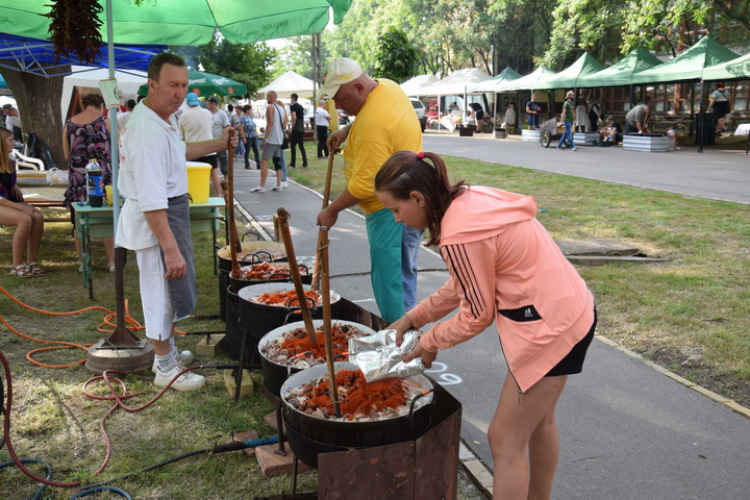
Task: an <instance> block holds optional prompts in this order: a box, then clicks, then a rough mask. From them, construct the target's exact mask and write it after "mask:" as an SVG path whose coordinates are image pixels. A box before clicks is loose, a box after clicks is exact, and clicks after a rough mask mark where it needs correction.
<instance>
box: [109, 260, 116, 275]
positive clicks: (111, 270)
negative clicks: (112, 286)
mask: <svg viewBox="0 0 750 500" xmlns="http://www.w3.org/2000/svg"><path fill="white" fill-rule="evenodd" d="M107 272H108V273H113V272H115V263H114V262H110V263H109V264H107Z"/></svg>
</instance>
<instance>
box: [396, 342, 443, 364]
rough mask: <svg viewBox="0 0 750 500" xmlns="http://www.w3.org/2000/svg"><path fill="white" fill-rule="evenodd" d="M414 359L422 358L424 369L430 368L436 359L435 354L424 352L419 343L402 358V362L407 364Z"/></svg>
mask: <svg viewBox="0 0 750 500" xmlns="http://www.w3.org/2000/svg"><path fill="white" fill-rule="evenodd" d="M416 358H422V363H424V367H425V368H432V362H433V361H435V359H437V352H430V351H428V350H426V349H425V348H424V347H422V344H421V342H420V343H419V344H417V346H416V347H415V348H414V349H412V351H411V352H410V353H409V354H407V355H406V356H404V359H403V362H404V363H408V362H409V361H411V360H412V359H416Z"/></svg>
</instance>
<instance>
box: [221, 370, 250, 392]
mask: <svg viewBox="0 0 750 500" xmlns="http://www.w3.org/2000/svg"><path fill="white" fill-rule="evenodd" d="M232 372H233V370H224V386H225V387H226V388H227V392H228V393H229V397H230V398H233V397H234V393H235V390H236V389H237V384H236V382H235V380H234V375H232ZM241 384H242V387H240V397H241V398H244V397H247V396H249V395H250V394H252V393H253V381H252V380H251V379H250V374H249V373H248V371H247V370H242V380H241Z"/></svg>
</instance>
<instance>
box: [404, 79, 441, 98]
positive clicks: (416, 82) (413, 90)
mask: <svg viewBox="0 0 750 500" xmlns="http://www.w3.org/2000/svg"><path fill="white" fill-rule="evenodd" d="M439 81H440V79H439V78H438V77H437V76H435V75H433V74H429V75H419V76H415V77H414V78H411V79H409V80H407V81H405V82H404V83H402V84H401V89H402V90H403V91H404V92H405V93H406V95H413V96H421V95H425V94H424V92H422V88H424V87H429V86H431V85H434V84H436V83H437V82H439Z"/></svg>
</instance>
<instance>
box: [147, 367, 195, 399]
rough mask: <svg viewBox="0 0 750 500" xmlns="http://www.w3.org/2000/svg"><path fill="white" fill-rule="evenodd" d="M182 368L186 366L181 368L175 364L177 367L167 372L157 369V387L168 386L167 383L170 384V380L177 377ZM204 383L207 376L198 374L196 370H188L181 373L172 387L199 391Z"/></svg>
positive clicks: (186, 390) (155, 379) (155, 382)
mask: <svg viewBox="0 0 750 500" xmlns="http://www.w3.org/2000/svg"><path fill="white" fill-rule="evenodd" d="M182 370H184V368H181V367H180V365H175V367H174V368H172V369H171V370H169V371H168V372H167V373H164V372H162V371H161V370H157V372H156V377H155V378H154V385H155V386H156V387H166V386H167V384H169V382H171V381H172V379H173V378H175V377H176V376H177V374H178V373H180V372H181V371H182ZM204 385H206V377H204V376H202V375H198V374H197V373H194V372H187V373H183V374H182V375H180V376H179V377H178V378H177V380H175V381H174V382H173V383H172V385H170V387H171V388H172V389H174V390H175V391H179V392H189V391H197V390H198V389H200V388H201V387H203V386H204Z"/></svg>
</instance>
